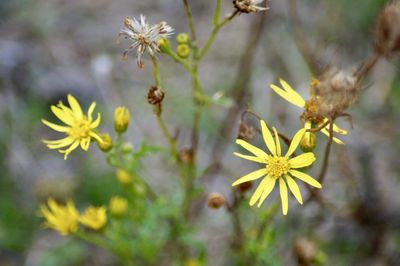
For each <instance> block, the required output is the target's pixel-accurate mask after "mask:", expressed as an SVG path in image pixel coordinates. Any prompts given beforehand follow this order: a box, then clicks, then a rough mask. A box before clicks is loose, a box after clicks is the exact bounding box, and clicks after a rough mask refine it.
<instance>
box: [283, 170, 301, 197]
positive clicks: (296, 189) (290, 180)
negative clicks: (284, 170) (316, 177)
mask: <svg viewBox="0 0 400 266" xmlns="http://www.w3.org/2000/svg"><path fill="white" fill-rule="evenodd" d="M286 182H287V184H288V186H289V189H290V191H291V192H292V193H293V195H294V197H295V198H296V199H297V201H298V202H299V203H300V204H303V198H302V197H301V193H300V189H299V186H298V185H297V184H296V181H294V180H293V178H291V177H290V176H289V175H286Z"/></svg>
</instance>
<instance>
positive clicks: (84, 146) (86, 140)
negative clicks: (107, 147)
mask: <svg viewBox="0 0 400 266" xmlns="http://www.w3.org/2000/svg"><path fill="white" fill-rule="evenodd" d="M80 144H81V148H82V150H84V151H88V150H89V145H90V137H89V138H84V139H81V141H80Z"/></svg>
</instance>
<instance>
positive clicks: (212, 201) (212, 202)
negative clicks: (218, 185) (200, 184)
mask: <svg viewBox="0 0 400 266" xmlns="http://www.w3.org/2000/svg"><path fill="white" fill-rule="evenodd" d="M207 204H208V207H210V208H212V209H219V208H220V207H221V206H223V205H224V204H225V198H224V196H222V195H221V194H219V193H215V192H214V193H211V194H210V195H209V196H208V201H207Z"/></svg>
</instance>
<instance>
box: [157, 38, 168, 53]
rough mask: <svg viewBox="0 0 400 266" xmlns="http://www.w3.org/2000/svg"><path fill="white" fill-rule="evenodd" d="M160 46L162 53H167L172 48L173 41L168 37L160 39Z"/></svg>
mask: <svg viewBox="0 0 400 266" xmlns="http://www.w3.org/2000/svg"><path fill="white" fill-rule="evenodd" d="M158 48H160V51H161V52H162V53H166V52H168V51H169V50H171V43H170V42H169V40H168V39H166V38H162V39H160V40H159V41H158Z"/></svg>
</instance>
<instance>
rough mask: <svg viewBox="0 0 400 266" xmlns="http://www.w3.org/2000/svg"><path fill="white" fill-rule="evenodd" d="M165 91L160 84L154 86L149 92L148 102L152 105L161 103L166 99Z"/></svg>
mask: <svg viewBox="0 0 400 266" xmlns="http://www.w3.org/2000/svg"><path fill="white" fill-rule="evenodd" d="M164 96H165V92H164V91H163V90H162V89H161V88H160V87H158V86H152V87H150V89H149V92H148V93H147V102H148V103H149V104H151V105H159V104H161V103H162V101H163V100H164Z"/></svg>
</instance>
